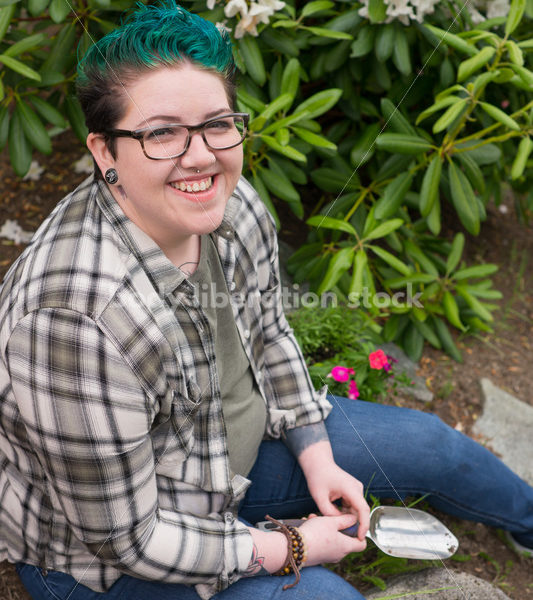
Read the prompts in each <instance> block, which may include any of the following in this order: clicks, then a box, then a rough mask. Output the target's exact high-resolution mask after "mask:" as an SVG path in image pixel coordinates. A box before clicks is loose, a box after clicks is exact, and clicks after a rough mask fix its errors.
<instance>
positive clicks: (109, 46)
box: [76, 0, 235, 152]
mask: <svg viewBox="0 0 533 600" xmlns="http://www.w3.org/2000/svg"><path fill="white" fill-rule="evenodd" d="M184 62H189V63H192V64H193V65H196V66H198V67H199V68H202V69H206V70H208V71H212V72H213V73H214V74H216V75H218V76H220V77H221V79H222V81H223V82H224V86H225V89H226V93H227V95H228V100H229V102H230V106H233V105H234V103H235V81H234V77H235V64H234V61H233V54H232V45H231V41H230V38H229V36H228V34H227V33H226V32H225V31H219V30H218V29H217V28H216V26H215V25H214V24H213V23H211V22H209V21H207V20H205V19H203V18H202V17H199V16H198V15H194V14H192V13H190V12H189V11H187V10H185V9H184V8H182V7H180V6H177V5H176V4H175V2H174V0H163V2H161V3H160V4H157V5H150V6H145V5H143V4H141V3H139V4H137V8H136V10H135V11H134V12H133V13H131V14H130V15H129V16H128V17H126V19H125V20H124V21H123V22H122V24H121V25H120V26H119V27H118V28H117V29H115V30H113V31H111V32H110V33H108V34H107V35H105V36H104V37H103V38H102V39H100V40H99V41H98V42H96V44H94V45H93V46H91V47H90V48H89V50H87V52H86V54H85V55H84V56H83V58H82V59H81V60H80V61H79V63H78V78H77V81H76V89H77V94H78V98H79V100H80V103H81V107H82V109H83V112H84V114H85V122H86V124H87V127H88V129H89V131H91V132H95V133H101V132H105V131H106V130H109V129H113V128H114V127H115V126H116V124H117V123H118V121H119V120H120V119H121V117H122V115H123V113H124V111H125V107H126V101H125V95H124V93H123V87H124V86H127V84H128V83H130V82H132V81H137V80H138V79H140V78H142V75H143V73H146V72H148V71H151V70H154V69H157V68H161V67H173V66H179V65H180V64H182V63H184ZM107 142H108V147H109V148H110V150H111V151H112V152H114V145H113V140H111V139H110V140H107Z"/></svg>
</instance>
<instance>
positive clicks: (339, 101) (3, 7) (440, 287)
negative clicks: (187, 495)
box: [0, 0, 533, 366]
mask: <svg viewBox="0 0 533 600" xmlns="http://www.w3.org/2000/svg"><path fill="white" fill-rule="evenodd" d="M182 4H183V6H184V7H185V8H187V9H189V10H192V11H193V12H197V13H200V14H201V15H202V16H204V17H205V18H207V19H209V20H211V21H213V22H214V23H217V24H218V26H219V27H220V28H225V29H226V30H227V31H229V32H230V35H231V36H232V37H233V39H234V41H235V59H236V64H237V68H238V71H239V80H240V82H239V92H238V97H237V109H238V110H240V111H244V112H249V113H250V117H251V118H250V125H249V135H248V139H247V140H246V142H245V146H244V155H245V156H244V158H245V161H244V174H245V176H246V177H248V178H249V179H250V181H251V182H252V183H253V184H254V186H255V188H256V189H257V191H258V193H259V195H260V197H261V198H262V200H263V201H264V202H265V204H266V205H267V206H268V207H269V209H270V211H271V212H272V214H273V215H274V218H275V219H277V221H278V225H280V219H279V216H278V211H279V207H280V205H281V203H285V204H286V206H287V207H288V208H289V209H290V211H291V213H290V214H291V215H292V216H291V217H287V216H285V217H284V218H292V219H302V220H305V222H306V223H307V225H308V226H309V238H308V240H307V242H306V243H305V244H304V245H302V246H301V247H300V248H298V249H297V251H296V252H295V253H294V255H293V256H292V257H291V259H290V263H289V268H290V271H291V273H292V275H293V277H294V279H295V280H296V281H297V282H299V283H303V282H306V283H307V284H308V285H309V286H310V290H311V291H312V292H313V293H316V294H318V295H321V294H323V293H326V292H332V293H334V294H335V295H336V297H337V298H338V299H339V301H343V302H346V303H349V304H350V305H351V306H353V307H359V308H361V309H362V310H363V311H364V312H365V313H366V314H367V315H368V316H369V317H370V318H372V319H373V320H374V322H375V323H376V324H378V326H380V327H383V331H382V333H383V335H384V336H385V338H386V339H388V340H394V341H395V342H397V343H399V344H400V345H402V346H403V347H404V349H405V350H406V351H407V353H408V354H409V355H410V356H411V357H412V358H417V357H419V356H420V354H421V352H422V348H423V345H424V343H426V342H427V343H430V344H432V345H433V346H436V347H438V348H442V349H444V350H445V351H447V352H448V353H449V354H451V355H452V356H454V357H455V358H456V359H457V360H460V358H461V356H460V353H459V350H458V349H457V346H456V345H455V343H454V339H453V336H452V331H453V330H456V331H461V332H464V333H468V332H474V331H479V330H481V331H483V330H490V328H491V322H492V320H493V312H494V310H495V309H496V308H497V304H496V303H495V301H497V300H498V299H499V298H500V294H499V292H498V290H494V289H493V288H492V281H491V279H490V275H491V274H492V273H493V272H494V269H495V267H494V266H493V265H483V264H481V265H480V264H471V265H467V264H465V262H464V259H463V255H462V252H463V247H464V243H465V238H466V236H477V235H479V234H480V232H481V231H482V228H483V222H484V220H485V218H486V213H487V206H488V205H489V204H490V203H496V204H498V203H499V202H500V195H501V193H502V182H503V183H504V184H505V185H507V186H508V187H511V188H512V190H513V192H514V198H515V199H516V206H517V210H518V211H519V213H520V215H521V217H522V218H524V219H527V218H528V216H529V215H530V213H531V210H532V209H533V185H532V177H533V175H532V173H533V169H531V166H532V150H533V141H532V139H531V135H532V133H533V110H532V109H533V99H532V98H533V96H532V92H533V60H532V53H533V37H532V32H533V27H532V16H533V0H511V1H509V0H490V1H489V0H470V1H469V2H466V1H463V0H455V1H454V0H445V1H440V2H439V1H437V0H362V1H360V2H346V1H344V0H311V1H309V2H295V0H183V2H182ZM132 6H134V0H76V1H74V2H72V3H68V2H62V1H61V0H18V1H11V0H6V1H5V2H0V149H1V148H3V147H4V146H5V145H6V144H7V143H8V142H9V143H8V147H9V155H10V158H11V162H12V165H13V168H14V170H15V172H16V173H17V174H19V175H20V176H24V175H26V174H27V173H29V172H30V169H31V165H32V157H33V158H34V159H35V156H34V155H35V154H36V153H50V152H51V150H52V145H51V138H52V137H53V136H54V135H56V134H58V133H60V132H61V131H63V130H64V129H65V128H67V127H71V128H72V129H73V131H74V132H75V133H76V134H77V135H78V137H79V138H80V140H84V138H85V135H86V129H85V125H84V122H83V116H82V115H81V111H80V107H79V105H78V103H77V101H76V100H75V98H74V96H73V90H72V85H73V80H74V69H75V63H76V55H77V54H78V53H79V54H82V53H83V52H84V50H85V49H86V48H87V47H88V46H89V45H90V44H91V43H92V40H93V39H96V38H98V37H100V36H101V35H102V33H104V32H107V31H109V30H110V29H112V28H113V27H114V26H115V23H118V21H119V16H120V14H121V12H122V11H123V10H125V9H128V8H131V7H132ZM77 48H78V50H77ZM30 174H31V173H30ZM279 212H280V214H287V211H285V210H284V211H283V213H282V212H281V211H279ZM445 218H446V231H447V232H450V231H451V232H452V234H453V235H451V236H450V235H447V237H446V238H443V237H441V235H442V231H443V230H444V227H443V220H444V219H445ZM301 227H302V229H303V228H304V227H306V225H305V224H304V222H302V223H301ZM348 366H349V365H348Z"/></svg>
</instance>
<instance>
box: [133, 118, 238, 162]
mask: <svg viewBox="0 0 533 600" xmlns="http://www.w3.org/2000/svg"><path fill="white" fill-rule="evenodd" d="M202 130H203V135H204V139H205V141H206V142H207V145H208V146H209V147H210V148H212V149H213V150H223V149H224V148H230V147H231V146H235V145H237V144H239V143H240V142H241V141H242V140H243V139H244V135H245V133H246V128H245V125H244V119H243V118H242V117H223V118H220V119H214V120H213V121H210V122H209V123H207V124H206V125H204V127H203V128H202ZM188 135H189V132H188V130H187V128H186V127H180V126H179V125H163V126H161V127H156V128H154V129H153V130H151V131H147V132H146V133H145V134H144V140H143V141H144V151H145V152H146V154H148V156H150V157H151V158H168V157H172V156H176V155H179V154H181V153H182V152H183V150H184V149H185V147H186V144H187V138H188Z"/></svg>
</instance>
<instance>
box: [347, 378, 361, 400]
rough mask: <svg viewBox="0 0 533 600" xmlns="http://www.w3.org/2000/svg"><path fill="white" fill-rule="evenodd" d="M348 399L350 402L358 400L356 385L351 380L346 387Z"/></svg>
mask: <svg viewBox="0 0 533 600" xmlns="http://www.w3.org/2000/svg"><path fill="white" fill-rule="evenodd" d="M348 398H350V400H357V398H359V390H358V389H357V383H355V381H354V380H353V379H352V380H351V381H350V384H349V385H348Z"/></svg>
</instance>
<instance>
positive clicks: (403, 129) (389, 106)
mask: <svg viewBox="0 0 533 600" xmlns="http://www.w3.org/2000/svg"><path fill="white" fill-rule="evenodd" d="M381 112H382V114H383V117H384V118H385V120H386V125H389V126H390V127H391V129H393V130H394V131H395V132H396V133H404V134H405V135H416V131H415V128H414V127H413V126H412V125H411V123H409V121H408V120H407V119H406V118H405V117H404V116H403V115H402V113H401V112H400V109H399V108H398V107H397V106H395V104H394V102H392V101H391V100H389V98H382V99H381Z"/></svg>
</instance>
